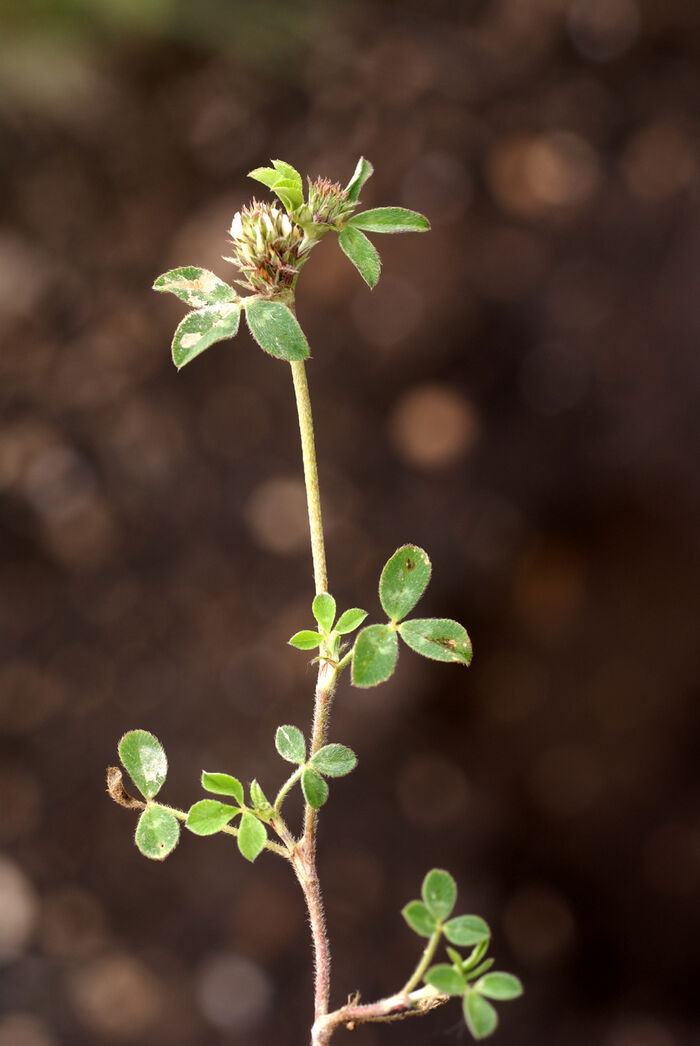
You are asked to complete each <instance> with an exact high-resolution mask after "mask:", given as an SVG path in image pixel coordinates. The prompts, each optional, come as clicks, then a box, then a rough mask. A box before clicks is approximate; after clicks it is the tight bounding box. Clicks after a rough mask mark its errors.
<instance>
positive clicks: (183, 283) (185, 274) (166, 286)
mask: <svg viewBox="0 0 700 1046" xmlns="http://www.w3.org/2000/svg"><path fill="white" fill-rule="evenodd" d="M153 290H154V291H161V292H163V293H169V294H175V295H177V297H178V298H181V299H182V301H184V302H186V303H187V304H188V305H189V306H190V307H191V308H193V309H201V308H203V307H204V306H205V305H220V304H221V303H223V302H235V301H238V297H239V296H238V294H236V292H235V291H234V289H233V287H229V285H228V283H224V281H223V280H220V279H219V277H218V276H216V275H215V274H214V273H213V272H209V270H208V269H200V268H198V267H197V266H196V265H185V266H183V267H182V268H180V269H171V270H170V272H164V273H163V275H162V276H159V277H158V279H157V280H156V282H155V283H154V284H153Z"/></svg>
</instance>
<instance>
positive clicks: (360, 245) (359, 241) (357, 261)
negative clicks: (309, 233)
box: [338, 225, 381, 287]
mask: <svg viewBox="0 0 700 1046" xmlns="http://www.w3.org/2000/svg"><path fill="white" fill-rule="evenodd" d="M338 243H339V244H340V249H341V250H342V252H343V254H346V255H347V256H348V258H349V259H350V261H351V262H352V264H353V265H354V266H355V268H356V269H357V271H358V272H359V274H360V276H361V277H362V279H363V280H364V281H365V283H366V284H367V286H368V287H376V286H377V283H378V282H379V273H380V271H381V262H380V260H379V255H378V254H377V249H376V247H375V246H374V244H373V243H372V241H371V240H368V239H367V237H366V236H365V234H364V233H363V232H360V230H359V229H353V227H352V226H351V225H346V226H345V228H344V229H341V231H340V235H339V236H338Z"/></svg>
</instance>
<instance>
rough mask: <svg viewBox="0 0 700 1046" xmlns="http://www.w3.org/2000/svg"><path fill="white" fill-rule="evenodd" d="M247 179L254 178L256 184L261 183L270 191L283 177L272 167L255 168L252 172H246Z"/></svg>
mask: <svg viewBox="0 0 700 1046" xmlns="http://www.w3.org/2000/svg"><path fill="white" fill-rule="evenodd" d="M248 177H249V178H254V179H255V181H256V182H262V184H263V185H266V186H267V187H268V189H271V188H272V187H273V186H274V185H276V184H277V182H281V181H282V179H283V177H284V175H283V174H280V172H279V171H276V170H275V169H274V167H256V168H255V170H254V171H248Z"/></svg>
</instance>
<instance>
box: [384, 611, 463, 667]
mask: <svg viewBox="0 0 700 1046" xmlns="http://www.w3.org/2000/svg"><path fill="white" fill-rule="evenodd" d="M399 634H400V636H401V638H402V639H403V641H404V643H406V645H407V646H410V648H411V650H415V651H416V653H417V654H422V655H423V657H429V658H431V659H432V660H433V661H450V662H453V663H456V664H459V665H468V664H469V663H470V661H471V659H472V644H471V640H470V639H469V636H468V635H467V630H466V629H465V628H463V627H462V625H460V624H459V622H457V621H451V620H450V619H449V618H444V617H428V618H420V619H419V618H415V619H414V620H411V621H402V622H401V624H400V625H399Z"/></svg>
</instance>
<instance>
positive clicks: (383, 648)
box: [352, 625, 399, 687]
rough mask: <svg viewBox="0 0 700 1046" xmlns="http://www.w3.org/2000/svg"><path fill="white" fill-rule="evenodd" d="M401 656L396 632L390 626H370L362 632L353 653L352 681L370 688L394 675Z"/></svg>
mask: <svg viewBox="0 0 700 1046" xmlns="http://www.w3.org/2000/svg"><path fill="white" fill-rule="evenodd" d="M398 656H399V644H398V640H397V638H396V632H395V631H394V629H393V628H391V626H390V625H369V626H368V627H367V628H363V630H362V631H361V632H360V634H359V636H358V637H357V640H356V641H355V646H354V647H353V652H352V681H353V683H354V685H355V686H361V687H368V686H377V684H378V683H383V682H385V680H387V679H389V677H390V676H391V675H392V673H393V671H394V668H395V667H396V659H397V657H398Z"/></svg>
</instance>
